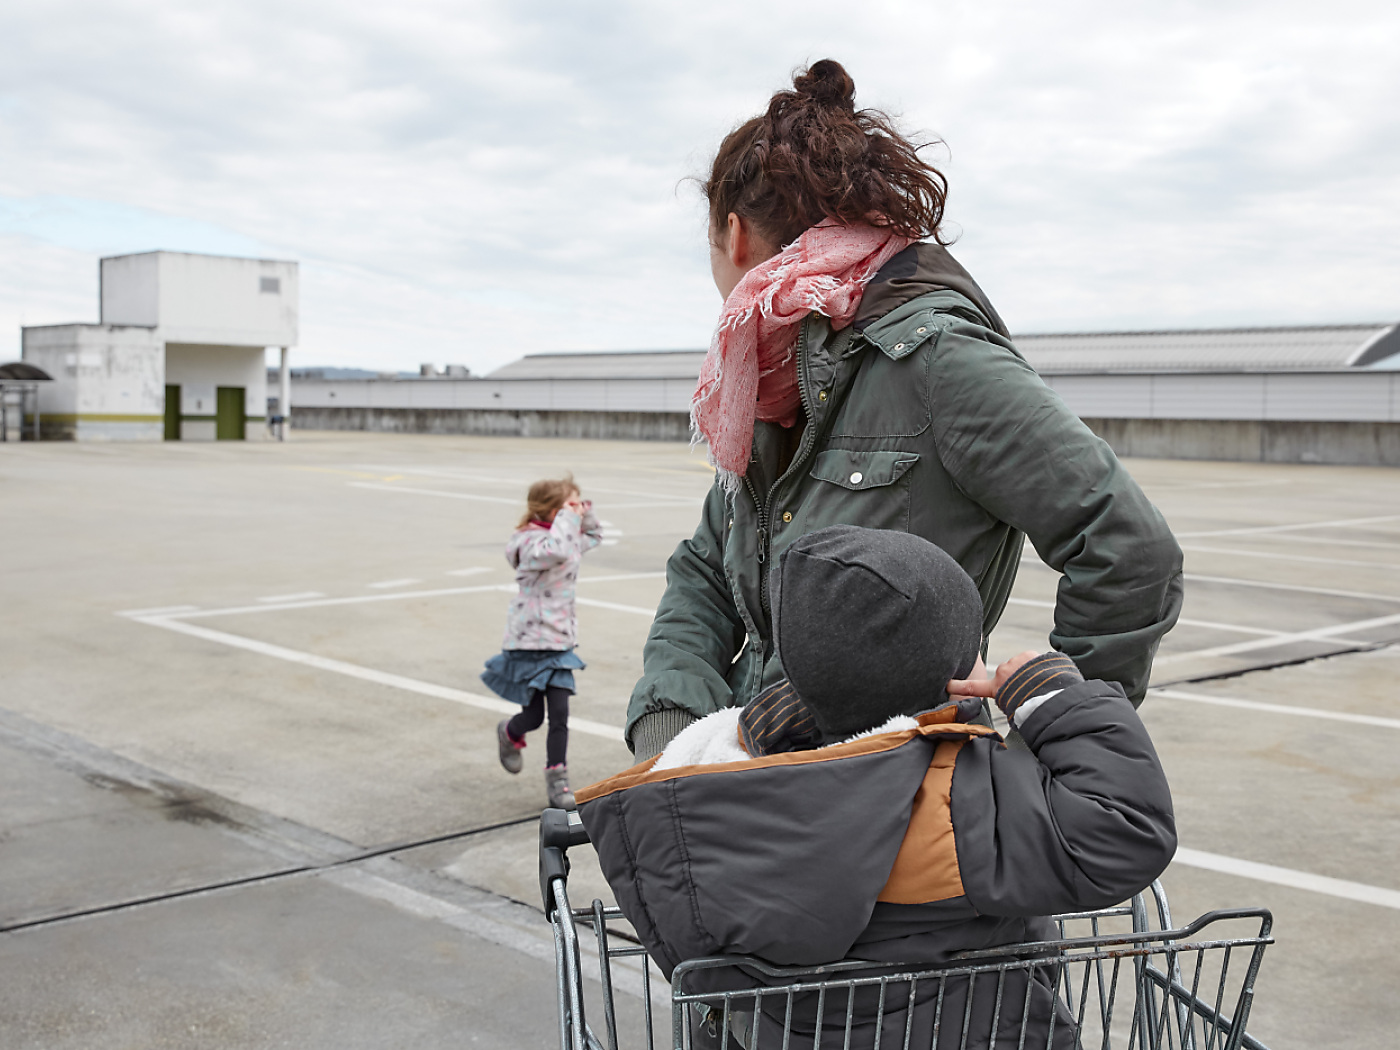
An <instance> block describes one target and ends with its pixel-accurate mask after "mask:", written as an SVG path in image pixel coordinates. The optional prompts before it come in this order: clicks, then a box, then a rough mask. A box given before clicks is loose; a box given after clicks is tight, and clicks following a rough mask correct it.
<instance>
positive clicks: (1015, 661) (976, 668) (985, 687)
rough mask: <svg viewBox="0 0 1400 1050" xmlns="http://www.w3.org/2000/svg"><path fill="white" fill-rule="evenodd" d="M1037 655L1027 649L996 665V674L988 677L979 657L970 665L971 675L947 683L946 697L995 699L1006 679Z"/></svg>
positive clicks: (985, 667)
mask: <svg viewBox="0 0 1400 1050" xmlns="http://www.w3.org/2000/svg"><path fill="white" fill-rule="evenodd" d="M1039 655H1040V654H1039V653H1038V652H1036V651H1035V650H1034V649H1027V650H1026V651H1025V652H1023V653H1017V654H1016V655H1015V656H1013V657H1012V658H1011V659H1010V660H1004V661H1002V662H1001V663H1000V664H998V665H997V669H996V673H995V674H993V675H991V676H990V677H988V675H987V665H986V664H984V663H983V662H982V658H981V657H980V656H979V657H978V658H977V662H976V663H975V664H973V665H972V674H971V676H970V677H967V678H954V679H952V680H951V681H950V682H949V683H948V695H949V696H950V697H959V696H985V697H988V698H991V697H995V696H996V695H997V691H998V690H999V689H1001V687H1002V686H1004V685H1005V684H1006V681H1007V679H1008V678H1010V677H1011V676H1012V675H1013V674H1015V673H1016V672H1017V671H1019V670H1020V669H1021V668H1022V667H1024V666H1025V665H1026V664H1027V663H1028V662H1030V661H1031V660H1034V659H1035V658H1036V657H1037V656H1039Z"/></svg>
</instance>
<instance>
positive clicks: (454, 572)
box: [447, 566, 493, 576]
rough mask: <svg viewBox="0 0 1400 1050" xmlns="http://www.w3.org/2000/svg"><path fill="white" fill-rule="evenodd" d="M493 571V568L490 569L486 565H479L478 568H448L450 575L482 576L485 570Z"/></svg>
mask: <svg viewBox="0 0 1400 1050" xmlns="http://www.w3.org/2000/svg"><path fill="white" fill-rule="evenodd" d="M492 571H493V570H491V569H488V568H486V567H484V566H481V567H478V568H475V569H448V570H447V575H449V576H480V575H481V574H482V573H483V572H492Z"/></svg>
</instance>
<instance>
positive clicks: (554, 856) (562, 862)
mask: <svg viewBox="0 0 1400 1050" xmlns="http://www.w3.org/2000/svg"><path fill="white" fill-rule="evenodd" d="M587 841H588V832H587V831H586V830H585V829H584V826H583V821H582V820H580V819H579V815H578V811H577V810H572V809H547V810H545V811H544V812H543V813H541V814H540V899H541V900H543V901H544V913H545V915H549V916H552V915H553V914H554V890H553V884H554V881H555V880H556V879H562V880H564V881H565V882H567V881H568V879H569V858H568V856H567V855H566V853H565V852H564V851H565V850H567V849H568V848H569V847H570V846H581V845H582V844H583V843H585V842H587Z"/></svg>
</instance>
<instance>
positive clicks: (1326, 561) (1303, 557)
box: [1181, 543, 1400, 572]
mask: <svg viewBox="0 0 1400 1050" xmlns="http://www.w3.org/2000/svg"><path fill="white" fill-rule="evenodd" d="M1181 549H1182V550H1184V551H1196V552H1198V553H1200V554H1228V555H1229V556H1230V557H1232V558H1268V559H1270V560H1271V561H1292V562H1300V563H1305V564H1310V565H1347V566H1352V567H1354V568H1360V569H1389V570H1390V571H1391V572H1394V571H1396V570H1397V569H1400V565H1392V564H1390V563H1388V562H1383V561H1353V560H1351V559H1348V558H1319V557H1317V556H1315V555H1309V554H1281V553H1279V552H1278V551H1243V550H1238V549H1232V548H1230V547H1200V546H1197V545H1196V544H1194V543H1183V544H1182V545H1181Z"/></svg>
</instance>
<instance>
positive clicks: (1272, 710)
mask: <svg viewBox="0 0 1400 1050" xmlns="http://www.w3.org/2000/svg"><path fill="white" fill-rule="evenodd" d="M1148 693H1149V694H1150V695H1151V696H1161V697H1165V698H1166V699H1168V700H1190V701H1191V702H1192V703H1197V704H1214V705H1216V706H1217V707H1239V708H1243V709H1244V710H1246V711H1265V712H1267V713H1269V714H1274V715H1294V716H1295V717H1298V718H1311V719H1313V720H1315V721H1324V722H1354V723H1356V724H1357V725H1363V726H1380V727H1381V728H1383V729H1400V718H1381V717H1380V716H1378V715H1357V714H1352V713H1351V712H1350V711H1332V710H1328V709H1327V708H1325V707H1291V706H1289V705H1287V704H1266V703H1261V702H1260V701H1258V700H1237V699H1235V698H1234V697H1231V696H1211V695H1210V694H1208V693H1188V692H1185V691H1183V690H1180V689H1149V690H1148Z"/></svg>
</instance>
